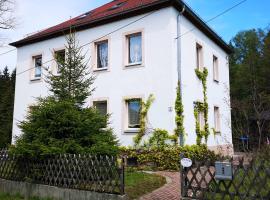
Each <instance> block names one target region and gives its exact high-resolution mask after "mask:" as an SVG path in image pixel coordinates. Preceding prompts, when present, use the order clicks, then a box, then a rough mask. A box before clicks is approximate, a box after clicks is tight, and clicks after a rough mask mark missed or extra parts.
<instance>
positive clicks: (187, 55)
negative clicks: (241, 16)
mask: <svg viewBox="0 0 270 200" xmlns="http://www.w3.org/2000/svg"><path fill="white" fill-rule="evenodd" d="M178 14H179V13H178V12H177V11H176V10H175V13H174V16H175V20H177V16H178ZM175 23H177V22H175ZM193 29H194V30H193ZM190 30H193V31H190ZM174 31H176V30H174ZM187 32H189V33H187ZM185 33H187V34H185ZM182 34H184V35H183V36H182V37H180V38H179V39H180V40H181V49H182V62H181V64H182V91H183V104H184V115H185V119H184V125H185V129H186V133H187V135H188V136H187V138H186V143H187V144H195V143H196V133H195V117H194V105H193V102H195V101H203V90H202V83H201V81H200V80H199V79H198V78H197V76H196V74H195V69H196V43H199V44H200V45H202V47H203V63H204V67H206V68H207V69H208V78H207V97H208V103H209V129H210V132H211V135H210V137H209V140H208V143H207V144H208V146H217V145H227V144H228V145H230V144H232V136H231V111H230V103H229V102H230V98H229V65H228V60H227V56H228V55H227V54H226V52H225V51H224V50H222V49H221V48H220V47H219V46H218V45H217V44H216V43H214V42H213V41H212V40H210V39H209V38H208V37H207V36H206V35H205V34H203V33H202V32H201V31H200V30H198V29H197V28H196V27H194V25H193V24H191V23H190V22H189V21H188V20H187V19H186V18H185V17H182V18H181V33H180V35H182ZM213 55H215V56H217V57H218V62H219V83H216V82H215V81H214V79H213ZM214 106H218V107H219V109H220V115H221V134H220V135H219V136H216V137H214V135H213V131H212V130H211V129H212V128H214Z"/></svg>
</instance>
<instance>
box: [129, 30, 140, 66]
mask: <svg viewBox="0 0 270 200" xmlns="http://www.w3.org/2000/svg"><path fill="white" fill-rule="evenodd" d="M127 43H128V65H138V64H142V33H135V34H131V35H128V36H127Z"/></svg>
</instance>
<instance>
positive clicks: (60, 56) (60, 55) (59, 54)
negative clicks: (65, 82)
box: [55, 50, 66, 74]
mask: <svg viewBox="0 0 270 200" xmlns="http://www.w3.org/2000/svg"><path fill="white" fill-rule="evenodd" d="M55 59H56V61H57V62H56V63H57V73H58V74H59V73H60V69H61V67H62V66H63V63H64V62H65V60H66V52H65V50H60V51H56V52H55Z"/></svg>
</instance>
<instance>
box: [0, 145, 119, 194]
mask: <svg viewBox="0 0 270 200" xmlns="http://www.w3.org/2000/svg"><path fill="white" fill-rule="evenodd" d="M0 178H2V179H6V180H13V181H26V182H31V183H37V184H44V185H50V186H57V187H62V188H70V189H79V190H89V191H95V192H103V193H111V194H124V166H123V163H121V164H120V165H119V162H118V161H117V157H113V156H92V155H70V154H63V155H53V156H46V157H43V158H39V159H29V158H26V157H22V156H14V155H10V154H9V153H8V151H7V150H2V151H0Z"/></svg>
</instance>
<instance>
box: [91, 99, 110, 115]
mask: <svg viewBox="0 0 270 200" xmlns="http://www.w3.org/2000/svg"><path fill="white" fill-rule="evenodd" d="M93 105H94V107H95V108H96V109H97V110H98V111H99V113H100V114H102V115H107V113H108V108H107V101H106V100H104V101H94V102H93Z"/></svg>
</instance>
